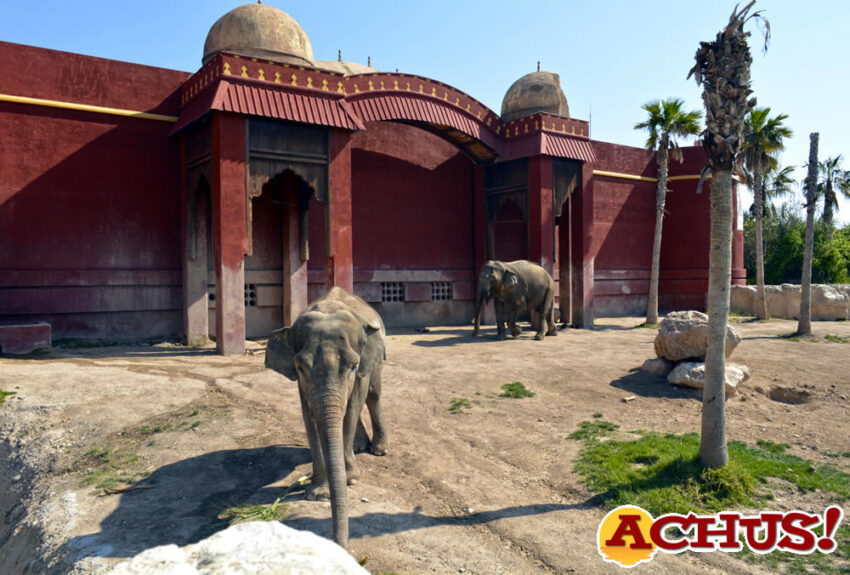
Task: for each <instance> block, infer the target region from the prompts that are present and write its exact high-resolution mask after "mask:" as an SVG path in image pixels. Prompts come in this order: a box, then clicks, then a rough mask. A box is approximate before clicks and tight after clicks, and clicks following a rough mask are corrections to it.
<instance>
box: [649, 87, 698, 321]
mask: <svg viewBox="0 0 850 575" xmlns="http://www.w3.org/2000/svg"><path fill="white" fill-rule="evenodd" d="M684 105H685V102H684V101H683V100H680V99H678V98H671V99H669V100H656V101H654V102H650V103H648V104H644V105H643V106H642V107H643V109H644V110H646V112H647V114H648V115H649V117H648V118H647V119H646V120H645V121H643V122H641V123H639V124H635V130H647V131H648V132H649V136H648V137H647V139H646V149H647V151H649V152H650V153H652V152H656V153H657V161H658V187H657V188H656V191H655V238H654V239H653V242H652V268H651V270H650V277H649V301H648V302H647V305H646V323H648V324H656V323H658V270H659V267H660V263H661V225H662V221H663V218H664V201H665V199H666V196H667V158H668V155H669V156H670V157H672V158H673V159H674V160H678V161H679V162H680V163H681V162H682V151H681V150H680V149H679V142H678V138H679V137H685V136H693V135H696V134H699V132H700V125H699V121H700V119H701V118H702V113H701V112H700V111H699V110H694V111H691V112H685V111H684V110H682V107H683V106H684Z"/></svg>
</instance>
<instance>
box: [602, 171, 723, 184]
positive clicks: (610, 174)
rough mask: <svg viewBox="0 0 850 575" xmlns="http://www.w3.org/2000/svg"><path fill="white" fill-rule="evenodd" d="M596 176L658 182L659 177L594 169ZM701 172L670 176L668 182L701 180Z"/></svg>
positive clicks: (707, 178) (709, 175) (707, 177)
mask: <svg viewBox="0 0 850 575" xmlns="http://www.w3.org/2000/svg"><path fill="white" fill-rule="evenodd" d="M593 175H594V176H607V177H609V178H621V179H623V180H639V181H641V182H658V178H649V177H646V176H637V175H635V174H621V173H619V172H606V171H605V170H593ZM699 178H700V175H699V174H688V175H685V176H670V177H668V178H667V181H668V182H682V181H685V180H694V181H696V180H699ZM705 179H706V180H710V179H711V174H708V175H707V176H706V178H705Z"/></svg>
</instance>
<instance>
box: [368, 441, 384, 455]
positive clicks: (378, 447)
mask: <svg viewBox="0 0 850 575" xmlns="http://www.w3.org/2000/svg"><path fill="white" fill-rule="evenodd" d="M387 443H388V442H387V440H386V438H383V437H380V438H377V439H375V441H373V442H372V445H370V446H369V451H370V452H371V453H372V455H386V454H387Z"/></svg>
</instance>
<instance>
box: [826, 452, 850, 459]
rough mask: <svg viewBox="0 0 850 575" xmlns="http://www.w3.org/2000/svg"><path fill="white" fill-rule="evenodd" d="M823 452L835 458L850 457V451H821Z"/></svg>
mask: <svg viewBox="0 0 850 575" xmlns="http://www.w3.org/2000/svg"><path fill="white" fill-rule="evenodd" d="M821 453H822V454H823V455H824V456H826V457H832V458H833V459H837V458H839V457H850V451H843V452H841V453H837V452H835V451H821Z"/></svg>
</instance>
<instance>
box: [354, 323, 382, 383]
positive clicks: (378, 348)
mask: <svg viewBox="0 0 850 575" xmlns="http://www.w3.org/2000/svg"><path fill="white" fill-rule="evenodd" d="M362 326H363V334H362V339H361V341H362V345H361V346H360V365H359V366H358V367H357V376H358V377H366V376H368V375H369V374H371V373H372V371H373V370H374V369H375V368H376V367H378V366H379V365H380V364H381V362H383V360H385V359H386V346H385V344H384V331H383V330H382V329H381V324H380V321H379V320H376V321H373V322H362Z"/></svg>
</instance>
